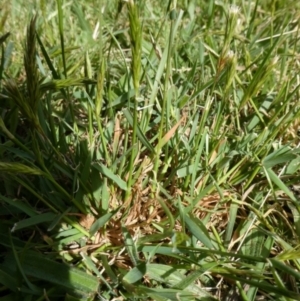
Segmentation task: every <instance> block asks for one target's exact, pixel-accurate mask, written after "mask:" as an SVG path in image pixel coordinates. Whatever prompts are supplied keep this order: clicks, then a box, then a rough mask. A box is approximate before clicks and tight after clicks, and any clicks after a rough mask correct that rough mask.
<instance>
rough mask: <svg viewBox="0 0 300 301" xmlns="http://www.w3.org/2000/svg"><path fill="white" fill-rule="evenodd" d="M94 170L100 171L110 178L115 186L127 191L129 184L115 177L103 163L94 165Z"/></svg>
mask: <svg viewBox="0 0 300 301" xmlns="http://www.w3.org/2000/svg"><path fill="white" fill-rule="evenodd" d="M92 166H93V167H94V168H96V169H97V170H99V171H100V172H101V173H102V174H103V175H104V176H106V177H108V178H109V179H110V180H112V181H113V182H114V183H115V184H117V185H118V186H119V187H120V188H121V189H122V190H125V191H126V190H127V184H126V182H125V181H123V180H122V179H120V177H119V176H117V175H115V174H114V173H113V172H112V171H111V170H109V169H108V168H107V167H106V166H104V165H103V164H101V163H94V164H92Z"/></svg>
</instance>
